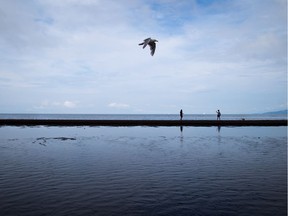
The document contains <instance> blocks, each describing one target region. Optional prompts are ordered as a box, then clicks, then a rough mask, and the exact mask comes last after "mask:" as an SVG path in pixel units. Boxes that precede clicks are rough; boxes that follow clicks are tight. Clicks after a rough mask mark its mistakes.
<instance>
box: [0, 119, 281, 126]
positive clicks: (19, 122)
mask: <svg viewBox="0 0 288 216" xmlns="http://www.w3.org/2000/svg"><path fill="white" fill-rule="evenodd" d="M0 125H1V126H5V125H7V126H37V125H47V126H152V127H157V126H204V127H209V126H287V120H221V121H216V120H182V121H180V120H79V119H77V120H75V119H71V120H67V119H66V120H64V119H63V120H62V119H57V120H54V119H0Z"/></svg>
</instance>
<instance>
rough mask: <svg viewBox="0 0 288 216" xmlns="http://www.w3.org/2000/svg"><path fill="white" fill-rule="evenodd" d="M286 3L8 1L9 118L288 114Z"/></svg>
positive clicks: (3, 45) (1, 83)
mask: <svg viewBox="0 0 288 216" xmlns="http://www.w3.org/2000/svg"><path fill="white" fill-rule="evenodd" d="M286 4H287V3H286V0H253V1H251V0H218V1H217V0H182V1H179V0H119V1H112V0H61V1H59V0H37V1H36V0H26V1H22V0H1V4H0V16H1V19H0V49H1V53H0V98H1V100H0V112H1V113H100V114H101V113H107V114H110V113H131V114H138V113H139V114H142V113H148V114H149V113H155V114H158V113H159V114H160V113H164V114H166V113H178V112H179V110H180V109H183V111H184V113H192V114H193V113H215V111H216V110H217V109H220V110H221V111H222V113H257V112H268V111H275V110H281V109H286V107H287V5H286ZM147 37H152V38H156V39H157V40H158V41H159V43H158V44H157V48H156V52H155V55H154V56H153V57H151V56H150V54H149V49H148V48H146V49H144V50H143V49H142V48H141V47H140V46H138V43H140V42H141V41H142V40H143V39H145V38H147Z"/></svg>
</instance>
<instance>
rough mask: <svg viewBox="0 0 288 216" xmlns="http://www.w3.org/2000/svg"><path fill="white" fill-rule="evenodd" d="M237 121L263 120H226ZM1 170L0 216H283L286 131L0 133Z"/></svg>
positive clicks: (146, 129)
mask: <svg viewBox="0 0 288 216" xmlns="http://www.w3.org/2000/svg"><path fill="white" fill-rule="evenodd" d="M178 117H179V116H178V115H133V116H131V115H38V114H37V115H28V114H24V115H23V114H21V115H20V114H18V115H1V116H0V118H21V119H22V118H24V119H26V118H28V119H31V118H32V119H34V118H37V119H39V118H40V119H51V118H53V119H63V118H64V119H75V118H76V119H78V118H79V119H83V118H85V119H87V118H89V119H102V118H105V119H127V118H128V119H173V118H175V119H177V118H178ZM185 117H186V118H188V117H189V118H191V119H194V118H201V119H203V118H204V117H205V118H215V117H216V116H215V115H209V116H207V115H205V116H203V115H191V116H190V115H188V116H187V115H186V116H185V115H184V118H185ZM243 117H244V118H251V119H252V118H253V119H254V118H257V119H259V118H261V119H263V118H264V117H262V116H258V115H257V116H255V115H249V116H247V115H241V116H240V115H229V116H228V115H227V116H225V115H223V118H232V119H234V118H243ZM267 118H268V117H267V116H266V117H265V118H264V119H267ZM271 118H272V119H274V118H275V116H270V117H269V119H271ZM276 118H277V119H278V118H281V119H282V117H276ZM284 119H285V118H284ZM0 164H1V166H0V191H1V193H0V215H5V216H12V215H13V216H14V215H21V216H26V215H27V216H34V215H35V216H36V215H37V216H38V215H43V216H46V215H47V216H48V215H53V216H64V215H69V216H73V215H75V216H76V215H85V216H86V215H88V216H89V215H100V216H101V215H103V216H106V215H107V216H108V215H109V216H110V215H112V216H113V215H184V216H185V215H212V216H213V215H229V216H233V215H235V216H236V215H237V216H242V215H243V216H246V215H261V216H270V215H271V216H272V215H273V216H274V215H277V216H284V215H285V216H286V215H287V127H283V126H281V127H87V126H85V127H84V126H82V127H56V126H50V127H47V126H34V127H27V126H21V127H15V126H2V127H0Z"/></svg>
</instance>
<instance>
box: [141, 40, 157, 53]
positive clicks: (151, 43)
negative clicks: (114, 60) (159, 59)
mask: <svg viewBox="0 0 288 216" xmlns="http://www.w3.org/2000/svg"><path fill="white" fill-rule="evenodd" d="M155 42H158V41H157V40H155V39H151V38H146V39H145V40H144V41H143V43H140V44H139V45H140V46H141V45H143V49H144V48H145V47H146V46H147V45H149V47H150V51H151V53H150V54H151V56H153V55H154V53H155V49H156V43H155Z"/></svg>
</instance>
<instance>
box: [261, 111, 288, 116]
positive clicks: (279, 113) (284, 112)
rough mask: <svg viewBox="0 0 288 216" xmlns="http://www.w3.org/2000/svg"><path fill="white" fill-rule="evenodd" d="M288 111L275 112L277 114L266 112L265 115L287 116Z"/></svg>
mask: <svg viewBox="0 0 288 216" xmlns="http://www.w3.org/2000/svg"><path fill="white" fill-rule="evenodd" d="M287 113H288V110H280V111H275V112H265V113H263V114H270V115H271V114H272V115H285V114H286V115H287Z"/></svg>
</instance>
